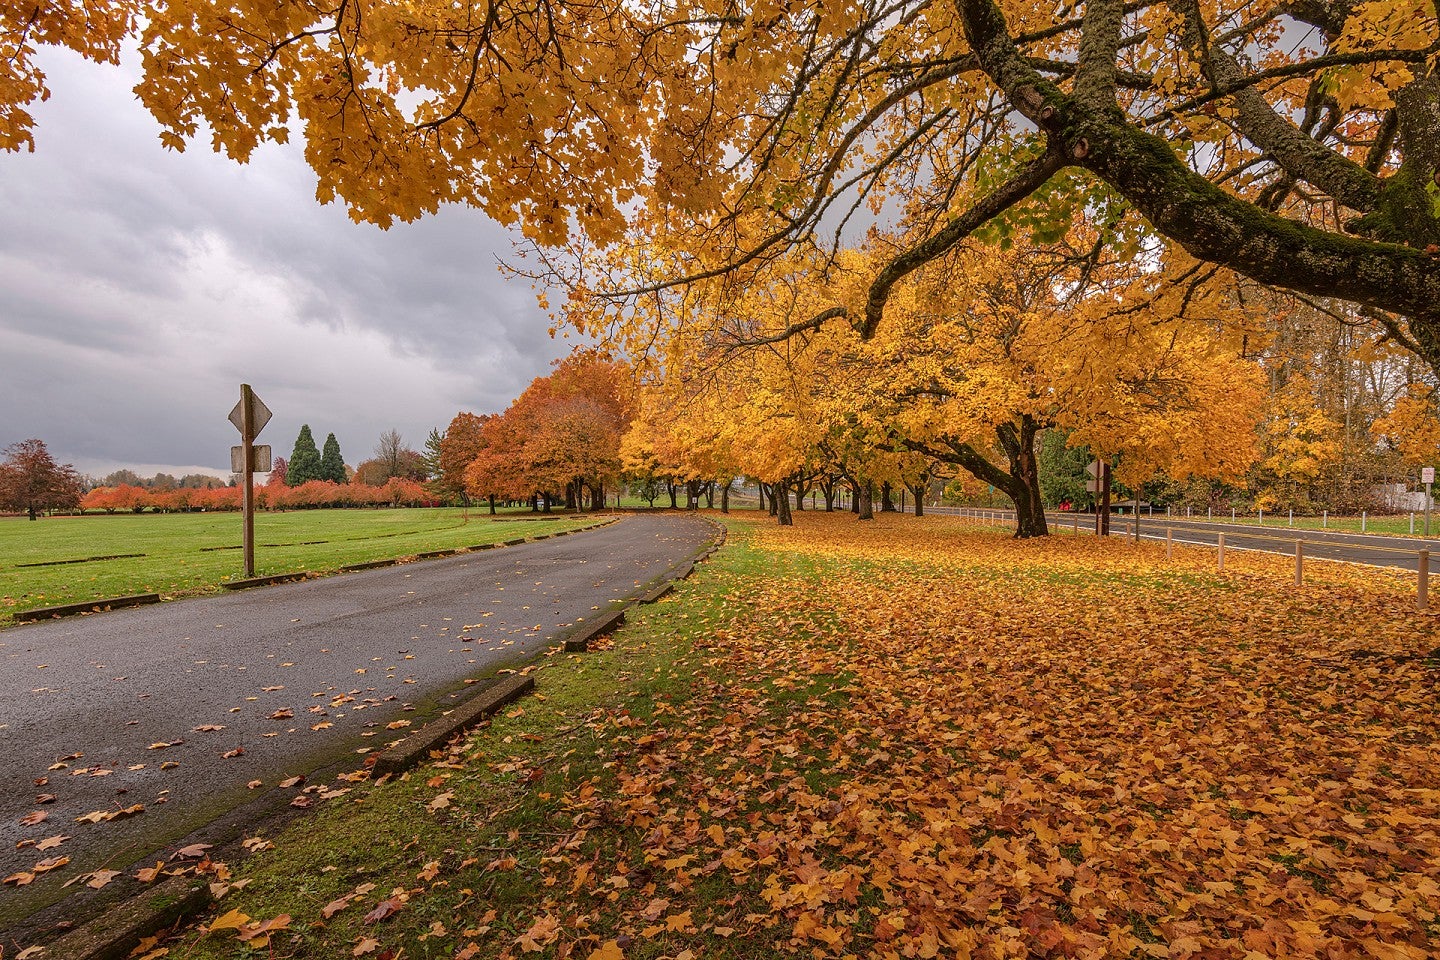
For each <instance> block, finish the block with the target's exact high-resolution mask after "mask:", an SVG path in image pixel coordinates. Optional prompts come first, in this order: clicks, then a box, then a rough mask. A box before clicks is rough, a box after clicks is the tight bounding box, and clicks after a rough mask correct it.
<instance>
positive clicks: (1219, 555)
mask: <svg viewBox="0 0 1440 960" xmlns="http://www.w3.org/2000/svg"><path fill="white" fill-rule="evenodd" d="M1216 546H1217V547H1218V548H1219V549H1218V550H1217V551H1216V552H1215V562H1216V564H1217V566H1216V569H1217V570H1221V571H1223V570H1224V569H1225V534H1223V533H1222V534H1220V538H1219V540H1218V541H1216Z"/></svg>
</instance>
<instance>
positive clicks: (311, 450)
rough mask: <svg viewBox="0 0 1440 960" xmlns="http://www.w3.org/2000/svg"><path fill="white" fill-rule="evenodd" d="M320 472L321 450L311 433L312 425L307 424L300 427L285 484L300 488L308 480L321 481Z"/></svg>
mask: <svg viewBox="0 0 1440 960" xmlns="http://www.w3.org/2000/svg"><path fill="white" fill-rule="evenodd" d="M337 452H338V451H337ZM320 470H321V466H320V449H319V448H318V447H316V446H315V435H314V434H312V433H311V432H310V424H308V423H307V424H304V425H303V426H301V427H300V435H299V436H298V437H296V438H295V449H294V450H293V451H291V453H290V465H289V466H288V467H287V468H286V471H285V482H286V483H287V484H289V485H290V486H292V487H298V486H300V484H302V483H305V482H306V481H308V480H319V479H320V476H321V474H320Z"/></svg>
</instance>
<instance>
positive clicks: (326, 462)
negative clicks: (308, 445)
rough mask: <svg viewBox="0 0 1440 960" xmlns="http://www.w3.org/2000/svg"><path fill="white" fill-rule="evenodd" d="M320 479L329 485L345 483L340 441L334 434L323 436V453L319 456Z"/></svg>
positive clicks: (343, 459) (343, 460)
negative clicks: (327, 481)
mask: <svg viewBox="0 0 1440 960" xmlns="http://www.w3.org/2000/svg"><path fill="white" fill-rule="evenodd" d="M320 479H321V480H329V481H330V482H331V483H346V482H347V478H346V476H345V458H344V457H342V456H340V441H339V440H336V439H335V434H333V433H328V434H326V435H325V451H324V452H323V453H322V454H320Z"/></svg>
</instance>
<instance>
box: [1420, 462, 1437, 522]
mask: <svg viewBox="0 0 1440 960" xmlns="http://www.w3.org/2000/svg"><path fill="white" fill-rule="evenodd" d="M1420 479H1421V480H1422V481H1424V483H1425V536H1427V537H1428V536H1430V486H1431V484H1433V483H1434V482H1435V468H1434V467H1421V468H1420Z"/></svg>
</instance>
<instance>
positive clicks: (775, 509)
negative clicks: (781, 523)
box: [769, 483, 785, 517]
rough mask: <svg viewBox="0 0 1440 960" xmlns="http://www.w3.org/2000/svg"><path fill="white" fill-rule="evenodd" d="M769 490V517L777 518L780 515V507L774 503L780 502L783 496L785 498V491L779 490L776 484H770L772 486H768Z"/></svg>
mask: <svg viewBox="0 0 1440 960" xmlns="http://www.w3.org/2000/svg"><path fill="white" fill-rule="evenodd" d="M769 490H770V516H772V517H774V516H778V515H779V514H780V506H779V504H777V503H776V502H775V501H777V500H780V499H783V498H784V496H785V491H784V490H782V489H780V484H778V483H772V484H770V487H769Z"/></svg>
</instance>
